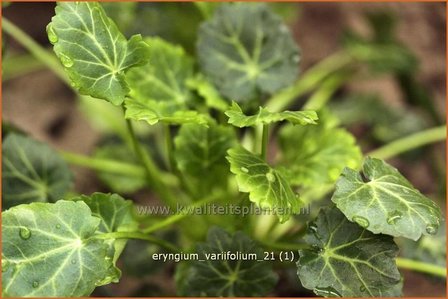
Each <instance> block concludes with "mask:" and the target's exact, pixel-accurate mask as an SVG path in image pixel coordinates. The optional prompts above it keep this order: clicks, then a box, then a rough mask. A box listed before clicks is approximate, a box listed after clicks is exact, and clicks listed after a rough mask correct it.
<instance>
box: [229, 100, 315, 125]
mask: <svg viewBox="0 0 448 299" xmlns="http://www.w3.org/2000/svg"><path fill="white" fill-rule="evenodd" d="M225 114H226V115H227V116H228V117H229V124H232V125H234V126H236V127H239V128H243V127H252V126H256V125H259V124H270V123H273V122H279V121H284V120H287V121H288V122H290V123H291V124H293V125H309V124H312V125H314V124H316V120H317V119H318V117H317V114H316V112H315V111H283V112H270V111H269V110H268V109H266V108H263V107H260V109H259V111H258V113H257V114H255V115H250V116H248V115H245V114H244V112H243V110H241V107H240V106H239V105H238V104H237V103H236V102H232V107H230V109H229V110H227V111H226V112H225Z"/></svg>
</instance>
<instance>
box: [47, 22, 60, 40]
mask: <svg viewBox="0 0 448 299" xmlns="http://www.w3.org/2000/svg"><path fill="white" fill-rule="evenodd" d="M47 35H48V40H49V41H50V43H52V44H53V45H54V44H55V43H57V42H58V40H59V37H58V36H57V35H56V32H55V31H54V28H53V24H51V23H50V24H48V26H47Z"/></svg>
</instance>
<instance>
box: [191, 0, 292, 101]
mask: <svg viewBox="0 0 448 299" xmlns="http://www.w3.org/2000/svg"><path fill="white" fill-rule="evenodd" d="M197 45H198V46H197V52H198V57H199V62H200V65H201V68H202V71H203V72H204V74H205V75H206V76H207V77H209V78H210V79H211V81H212V82H213V83H214V84H215V86H216V87H217V88H218V89H219V91H220V92H221V93H222V94H223V95H224V96H225V97H227V98H229V99H235V100H237V101H239V102H241V101H247V100H251V99H254V98H256V97H257V96H258V95H259V94H260V93H261V94H272V93H274V92H276V91H277V90H279V89H281V88H284V87H286V86H288V85H290V84H291V83H292V82H293V81H294V80H295V79H296V77H297V74H298V62H299V49H298V47H297V45H296V44H295V42H294V39H293V37H292V34H291V32H290V31H289V30H288V28H287V27H286V25H285V24H283V23H282V21H281V19H280V18H279V17H278V16H276V15H274V14H273V13H272V12H271V11H270V10H269V9H268V7H267V5H266V4H261V3H223V4H221V5H220V6H219V7H218V8H217V9H216V11H215V14H214V16H213V18H212V19H210V20H208V21H206V22H204V23H203V24H202V25H201V27H200V29H199V33H198V44H197Z"/></svg>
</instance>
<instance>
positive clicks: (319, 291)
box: [313, 287, 342, 297]
mask: <svg viewBox="0 0 448 299" xmlns="http://www.w3.org/2000/svg"><path fill="white" fill-rule="evenodd" d="M313 291H314V293H316V295H318V296H322V297H342V296H341V294H339V293H338V292H337V291H336V290H335V289H334V288H332V287H327V288H314V290H313Z"/></svg>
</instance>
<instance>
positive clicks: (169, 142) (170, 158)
mask: <svg viewBox="0 0 448 299" xmlns="http://www.w3.org/2000/svg"><path fill="white" fill-rule="evenodd" d="M163 129H164V133H165V149H166V153H167V162H168V169H170V170H171V171H174V166H175V165H176V164H175V161H174V155H173V139H172V136H171V128H170V125H168V124H164V125H163Z"/></svg>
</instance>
